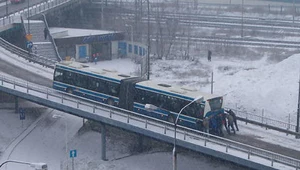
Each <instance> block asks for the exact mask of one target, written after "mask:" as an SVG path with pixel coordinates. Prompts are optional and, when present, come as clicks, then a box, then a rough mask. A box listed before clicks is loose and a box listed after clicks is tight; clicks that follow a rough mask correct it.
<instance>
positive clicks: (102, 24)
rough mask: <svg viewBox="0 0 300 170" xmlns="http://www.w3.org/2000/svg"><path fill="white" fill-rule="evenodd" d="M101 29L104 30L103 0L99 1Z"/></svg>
mask: <svg viewBox="0 0 300 170" xmlns="http://www.w3.org/2000/svg"><path fill="white" fill-rule="evenodd" d="M101 29H102V30H103V29H104V17H103V0H101Z"/></svg>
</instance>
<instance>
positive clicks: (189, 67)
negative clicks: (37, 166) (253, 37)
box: [0, 49, 300, 170]
mask: <svg viewBox="0 0 300 170" xmlns="http://www.w3.org/2000/svg"><path fill="white" fill-rule="evenodd" d="M0 50H1V53H0V58H1V59H3V60H7V61H10V62H11V63H12V64H16V65H17V66H18V67H23V68H27V69H28V70H31V71H32V72H37V70H36V69H38V68H39V66H38V65H35V64H33V66H31V65H32V63H28V62H27V61H24V60H23V59H21V58H18V57H17V56H15V55H13V54H9V52H7V51H3V49H0ZM299 64H300V56H299V55H298V54H297V55H293V56H291V57H289V58H287V59H286V60H283V61H281V62H278V63H274V62H270V61H269V60H268V57H261V59H260V60H256V61H243V60H238V59H224V58H222V56H214V57H213V59H212V62H208V61H207V60H206V58H205V57H203V58H199V60H194V61H175V60H174V61H173V60H156V61H152V64H151V72H152V74H151V79H153V80H155V81H163V82H165V83H170V84H178V85H184V86H192V87H194V88H198V89H200V90H202V91H205V92H210V84H208V83H207V82H208V81H210V75H211V72H212V71H213V72H214V81H215V83H214V92H215V94H220V95H224V96H225V101H226V104H227V105H228V106H232V107H236V104H237V106H238V107H239V108H241V109H244V110H248V111H255V110H258V111H260V110H261V109H262V108H264V109H265V110H266V114H267V115H268V116H270V117H271V116H272V117H273V118H276V119H281V120H285V119H286V117H287V115H288V114H289V113H291V116H292V118H293V119H294V120H295V118H296V108H297V95H298V79H299V67H298V66H299ZM89 65H90V66H91V67H101V68H106V69H115V70H117V71H119V72H122V73H126V74H137V70H138V69H139V68H138V67H139V66H138V65H136V64H135V63H133V62H132V61H131V60H130V59H117V60H112V61H101V62H98V63H97V64H96V65H95V64H94V63H89ZM38 71H39V72H38V73H39V74H42V75H44V76H45V77H48V78H50V79H51V78H52V75H51V74H52V72H51V70H46V71H42V70H41V69H38ZM1 114H2V115H3V116H1V119H0V120H1V123H0V128H1V129H4V130H2V131H1V133H0V136H1V138H0V153H1V161H2V162H3V161H4V160H6V159H15V160H23V161H30V162H47V164H48V165H49V168H50V169H60V167H64V166H62V165H64V161H65V160H66V157H67V156H69V155H66V148H65V141H66V137H65V134H66V131H65V130H66V127H67V134H68V136H67V141H68V143H67V145H68V150H72V149H77V152H78V158H76V159H75V165H76V168H78V169H81V170H84V169H88V170H92V169H109V170H114V169H124V170H129V169H149V170H150V169H172V168H171V167H172V155H171V150H172V148H171V147H165V146H161V147H160V146H158V147H157V148H155V149H151V150H150V151H148V152H143V153H139V154H137V153H134V152H132V142H133V141H134V139H135V138H136V137H135V136H131V137H128V136H130V135H128V134H123V133H125V132H117V133H114V132H111V133H109V134H110V135H109V137H108V142H107V143H108V146H107V147H108V149H107V158H108V161H101V148H100V146H99V145H100V140H101V137H100V135H101V134H99V133H97V132H93V131H89V130H86V131H85V132H84V133H78V131H80V132H82V130H80V128H81V126H82V119H81V118H77V117H74V116H71V115H68V114H65V113H61V112H58V111H52V109H48V110H46V111H45V113H43V114H42V116H41V117H40V119H36V118H37V117H36V116H28V117H27V119H26V120H25V121H24V124H23V126H24V127H23V128H21V127H20V126H21V121H20V120H19V115H18V114H15V113H13V111H12V110H2V111H1ZM26 127H28V130H27V132H28V135H25V136H23V137H22V135H21V137H20V136H19V134H21V133H22V132H23V131H24V130H25V128H26ZM240 129H241V130H240V131H239V133H238V134H237V135H239V134H247V135H251V136H253V137H256V138H260V139H261V140H264V141H267V142H270V143H274V144H277V145H282V146H286V145H287V143H288V147H289V148H292V149H296V150H300V149H299V148H298V147H297V146H298V144H299V140H296V139H295V137H294V136H286V135H285V134H282V133H278V132H276V131H271V130H268V131H266V130H265V129H264V128H261V127H256V126H252V125H244V124H242V123H240ZM18 136H19V137H18ZM125 136H126V137H125ZM128 138H129V139H128ZM124 139H126V140H125V141H124ZM12 141H14V142H13V143H17V144H16V145H15V146H12ZM178 160H179V164H178V165H179V169H184V168H185V169H198V168H199V167H203V169H208V170H209V169H224V170H225V169H232V168H234V167H235V166H234V165H231V164H228V163H224V162H219V161H216V160H211V159H210V158H207V157H205V156H202V155H198V154H195V153H188V152H182V153H180V154H179V157H178ZM68 165H69V166H71V160H70V159H68ZM20 168H22V169H25V168H26V166H25V167H24V165H11V164H10V165H8V166H7V169H20ZM27 168H28V169H30V168H29V167H27ZM69 168H70V167H69ZM239 169H241V168H240V167H239Z"/></svg>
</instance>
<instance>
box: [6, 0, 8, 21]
mask: <svg viewBox="0 0 300 170" xmlns="http://www.w3.org/2000/svg"><path fill="white" fill-rule="evenodd" d="M5 5H6V17H8V0H6V4H5Z"/></svg>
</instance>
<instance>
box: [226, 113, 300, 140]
mask: <svg viewBox="0 0 300 170" xmlns="http://www.w3.org/2000/svg"><path fill="white" fill-rule="evenodd" d="M227 109H231V110H233V111H234V112H235V113H236V115H237V119H238V120H240V121H243V122H246V123H251V124H255V125H258V126H262V127H265V128H266V129H273V130H276V131H280V132H284V133H286V134H290V135H295V136H300V132H298V133H297V132H296V125H295V124H294V123H293V122H291V120H290V118H289V119H288V122H284V121H282V120H276V119H272V118H268V117H265V116H263V115H257V114H253V113H248V112H245V111H240V110H237V109H233V108H227Z"/></svg>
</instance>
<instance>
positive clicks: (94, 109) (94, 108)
mask: <svg viewBox="0 0 300 170" xmlns="http://www.w3.org/2000/svg"><path fill="white" fill-rule="evenodd" d="M95 111H96V105H94V107H93V113H95Z"/></svg>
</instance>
